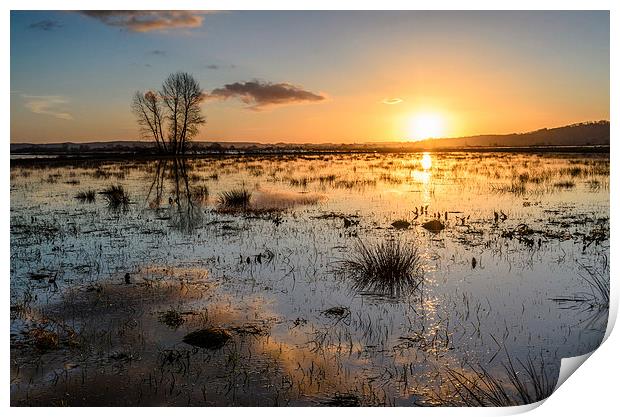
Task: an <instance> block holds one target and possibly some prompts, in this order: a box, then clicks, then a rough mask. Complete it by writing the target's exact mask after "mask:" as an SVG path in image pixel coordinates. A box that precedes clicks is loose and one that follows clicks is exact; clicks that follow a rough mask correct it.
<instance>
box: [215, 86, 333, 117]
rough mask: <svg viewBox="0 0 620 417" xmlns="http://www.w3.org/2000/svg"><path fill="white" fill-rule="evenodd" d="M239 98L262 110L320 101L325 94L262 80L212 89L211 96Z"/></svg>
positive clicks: (251, 106)
mask: <svg viewBox="0 0 620 417" xmlns="http://www.w3.org/2000/svg"><path fill="white" fill-rule="evenodd" d="M234 97H237V98H239V99H240V100H241V101H242V102H243V103H245V104H248V105H250V106H249V107H248V108H250V109H252V110H262V108H264V107H268V106H273V105H284V104H295V103H304V102H318V101H322V100H325V96H322V95H320V94H316V93H313V92H311V91H307V90H304V89H303V88H302V87H300V86H296V85H293V84H289V83H270V82H262V81H257V80H254V81H246V82H236V83H233V84H226V85H225V86H224V87H221V88H216V89H215V90H213V91H211V94H210V95H209V98H213V99H221V100H226V99H228V98H234Z"/></svg>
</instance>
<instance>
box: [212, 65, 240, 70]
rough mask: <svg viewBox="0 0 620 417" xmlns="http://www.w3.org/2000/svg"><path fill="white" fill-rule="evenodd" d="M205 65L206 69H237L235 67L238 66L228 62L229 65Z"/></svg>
mask: <svg viewBox="0 0 620 417" xmlns="http://www.w3.org/2000/svg"><path fill="white" fill-rule="evenodd" d="M204 67H205V68H206V69H210V70H223V69H235V68H237V66H236V65H235V64H227V65H220V64H207V65H205V66H204Z"/></svg>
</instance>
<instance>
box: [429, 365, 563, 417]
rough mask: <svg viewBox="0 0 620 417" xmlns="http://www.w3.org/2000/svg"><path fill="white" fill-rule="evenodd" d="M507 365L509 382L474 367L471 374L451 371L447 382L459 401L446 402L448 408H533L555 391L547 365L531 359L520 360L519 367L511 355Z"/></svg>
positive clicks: (471, 368)
mask: <svg viewBox="0 0 620 417" xmlns="http://www.w3.org/2000/svg"><path fill="white" fill-rule="evenodd" d="M506 355H507V362H505V363H503V364H502V365H503V368H504V371H505V378H504V379H502V378H499V377H497V376H494V375H492V374H491V373H489V372H488V371H487V370H486V369H484V368H483V367H482V366H478V367H473V366H470V370H471V372H467V371H465V370H463V371H457V370H454V369H448V370H447V379H448V382H449V384H450V385H451V386H452V387H453V388H454V391H455V394H456V396H455V397H456V399H442V400H441V402H442V403H444V404H446V405H456V406H463V405H465V406H473V407H479V406H482V407H485V406H494V407H509V406H516V405H524V404H531V403H535V402H538V401H542V400H544V399H545V398H547V397H549V396H550V395H551V394H552V393H553V390H554V388H555V382H554V381H552V380H551V379H550V378H549V376H548V374H547V371H546V370H545V362H544V360H543V359H541V360H540V361H539V362H535V361H534V360H533V359H532V358H530V357H529V356H528V358H527V359H526V360H525V362H523V361H521V360H520V359H517V363H518V365H519V369H517V367H515V364H514V363H513V361H512V359H511V358H510V355H509V354H508V353H506Z"/></svg>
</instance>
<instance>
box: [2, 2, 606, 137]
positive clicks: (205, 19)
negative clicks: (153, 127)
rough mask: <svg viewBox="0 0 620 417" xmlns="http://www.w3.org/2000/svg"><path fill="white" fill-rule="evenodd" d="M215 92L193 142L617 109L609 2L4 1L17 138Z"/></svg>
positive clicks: (350, 133) (496, 122) (454, 127)
mask: <svg viewBox="0 0 620 417" xmlns="http://www.w3.org/2000/svg"><path fill="white" fill-rule="evenodd" d="M175 71H186V72H189V73H191V74H193V75H194V76H195V77H196V79H197V80H198V81H199V82H200V84H201V86H202V88H203V89H204V90H205V92H206V93H208V94H209V97H208V99H207V100H205V101H204V103H203V105H202V108H203V112H204V114H205V115H206V118H207V124H206V125H204V127H203V128H202V130H201V132H200V134H199V135H198V137H197V139H198V140H219V141H258V142H368V141H396V140H417V139H422V138H425V137H438V136H443V137H454V136H465V135H472V134H479V133H511V132H522V131H529V130H534V129H538V128H541V127H553V126H561V125H565V124H570V123H575V122H581V121H587V120H600V119H607V120H608V119H609V13H608V12H606V11H603V12H591V11H577V12H558V11H551V12H473V11H472V12H414V11H411V12H347V11H345V12H333V11H332V12H268V11H257V12H217V13H206V12H188V11H178V12H133V13H132V12H125V13H109V12H108V13H103V12H87V13H79V12H11V141H12V142H13V143H17V142H34V143H43V142H59V141H73V142H86V141H98V140H136V139H139V134H138V128H137V126H136V122H135V120H134V116H133V115H132V113H131V111H130V104H131V98H132V96H133V94H134V92H135V91H136V90H149V89H158V88H159V87H160V86H161V83H162V81H163V80H164V79H165V78H166V76H167V75H168V74H169V73H171V72H175Z"/></svg>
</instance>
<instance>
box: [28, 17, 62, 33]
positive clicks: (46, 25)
mask: <svg viewBox="0 0 620 417" xmlns="http://www.w3.org/2000/svg"><path fill="white" fill-rule="evenodd" d="M61 27H62V24H61V23H60V22H57V21H55V20H48V19H46V20H41V21H39V22H35V23H31V24H29V25H28V28H30V29H36V30H44V31H46V32H49V31H52V30H54V29H60V28H61Z"/></svg>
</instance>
